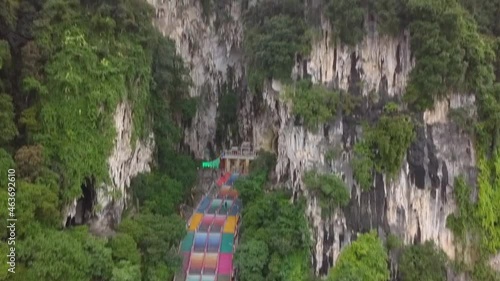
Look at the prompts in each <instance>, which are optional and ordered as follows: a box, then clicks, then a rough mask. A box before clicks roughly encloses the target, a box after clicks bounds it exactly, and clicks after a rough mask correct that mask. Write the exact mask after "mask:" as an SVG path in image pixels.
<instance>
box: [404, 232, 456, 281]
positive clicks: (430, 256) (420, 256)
mask: <svg viewBox="0 0 500 281" xmlns="http://www.w3.org/2000/svg"><path fill="white" fill-rule="evenodd" d="M399 269H400V273H401V276H402V277H403V280H405V281H420V280H428V281H444V280H446V256H445V254H444V253H443V252H442V251H441V250H440V249H437V248H436V246H435V245H434V243H433V242H432V241H427V242H425V243H424V244H422V245H412V246H409V247H408V248H406V249H405V250H404V252H403V256H402V257H401V262H400V265H399Z"/></svg>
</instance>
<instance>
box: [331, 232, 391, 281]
mask: <svg viewBox="0 0 500 281" xmlns="http://www.w3.org/2000/svg"><path fill="white" fill-rule="evenodd" d="M387 261H388V256H387V252H386V250H385V248H384V246H383V245H382V241H380V240H379V238H378V237H377V234H376V233H375V232H370V233H365V234H361V235H360V236H359V237H358V238H357V240H356V241H354V242H353V243H352V244H351V245H349V246H347V247H346V248H345V249H344V250H343V251H342V253H341V254H340V256H339V257H338V260H337V263H336V265H335V267H334V268H333V270H332V271H331V272H330V275H329V277H328V280H329V281H361V280H363V281H386V280H388V279H389V269H388V268H387Z"/></svg>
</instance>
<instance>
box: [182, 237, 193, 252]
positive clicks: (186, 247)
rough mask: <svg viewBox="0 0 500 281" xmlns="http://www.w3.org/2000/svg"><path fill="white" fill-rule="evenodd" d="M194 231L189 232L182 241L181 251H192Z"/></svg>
mask: <svg viewBox="0 0 500 281" xmlns="http://www.w3.org/2000/svg"><path fill="white" fill-rule="evenodd" d="M193 240H194V232H188V233H187V234H186V237H184V240H182V243H181V252H190V251H191V247H193Z"/></svg>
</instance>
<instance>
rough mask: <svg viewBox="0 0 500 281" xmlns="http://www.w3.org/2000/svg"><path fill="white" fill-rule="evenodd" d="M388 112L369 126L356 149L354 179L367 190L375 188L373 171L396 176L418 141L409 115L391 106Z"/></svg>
mask: <svg viewBox="0 0 500 281" xmlns="http://www.w3.org/2000/svg"><path fill="white" fill-rule="evenodd" d="M384 111H385V113H384V114H382V116H381V117H380V118H379V120H378V121H377V122H376V123H375V124H374V125H373V126H365V130H364V136H363V139H362V140H361V141H360V142H358V143H356V145H355V147H354V159H353V171H354V178H355V179H356V181H357V182H358V183H359V184H360V185H361V187H362V188H363V189H365V190H367V189H369V188H370V187H371V183H372V170H373V168H374V169H375V170H376V171H377V172H379V173H384V174H387V175H388V176H390V177H394V176H395V175H396V173H397V172H398V171H399V169H400V167H401V163H402V162H403V159H404V157H405V155H406V151H407V150H408V148H409V147H410V144H411V143H412V142H413V140H414V138H415V132H414V126H413V122H412V120H411V119H410V118H409V116H407V115H405V114H402V113H399V112H398V110H397V106H396V105H395V104H394V103H388V104H387V105H386V106H385V108H384Z"/></svg>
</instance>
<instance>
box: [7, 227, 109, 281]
mask: <svg viewBox="0 0 500 281" xmlns="http://www.w3.org/2000/svg"><path fill="white" fill-rule="evenodd" d="M84 229H85V228H84ZM104 245H105V242H104V241H102V240H100V239H97V238H92V237H90V236H88V234H87V233H86V232H83V233H82V232H81V231H69V232H68V231H65V232H61V231H52V230H50V231H43V232H40V233H38V234H37V235H33V236H30V237H29V238H28V239H27V240H26V241H25V242H24V243H23V244H22V245H20V246H19V258H20V260H22V261H23V262H28V263H29V264H30V267H29V268H28V269H27V271H26V272H24V274H25V278H24V279H25V280H41V281H45V280H47V281H49V280H51V281H58V280H68V279H69V280H75V281H78V280H81V281H88V280H103V279H104V280H106V279H109V278H110V277H111V271H112V267H113V262H112V259H111V251H110V250H109V249H106V248H105V247H104ZM16 274H18V273H16Z"/></svg>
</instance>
